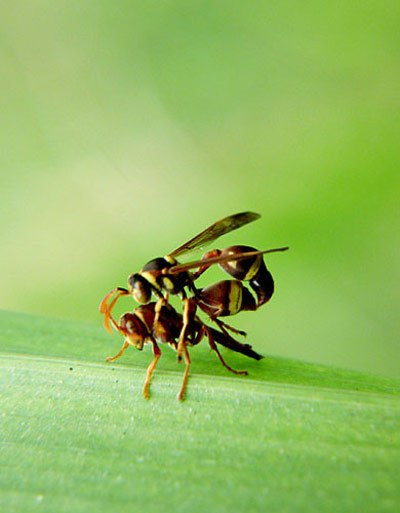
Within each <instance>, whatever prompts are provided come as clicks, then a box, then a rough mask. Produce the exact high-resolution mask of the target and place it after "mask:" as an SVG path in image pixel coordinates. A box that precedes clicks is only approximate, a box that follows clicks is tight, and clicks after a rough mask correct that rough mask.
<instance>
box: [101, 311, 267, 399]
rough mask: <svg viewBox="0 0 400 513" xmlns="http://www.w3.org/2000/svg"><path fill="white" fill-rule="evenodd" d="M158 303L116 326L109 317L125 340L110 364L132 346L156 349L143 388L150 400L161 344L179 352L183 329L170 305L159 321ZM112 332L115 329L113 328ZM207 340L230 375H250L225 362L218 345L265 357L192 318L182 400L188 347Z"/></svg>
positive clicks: (186, 342) (181, 395)
mask: <svg viewBox="0 0 400 513" xmlns="http://www.w3.org/2000/svg"><path fill="white" fill-rule="evenodd" d="M156 315H157V303H156V302H151V303H148V304H146V305H141V306H138V307H137V308H135V310H134V311H133V312H128V313H125V314H123V315H122V316H121V318H120V319H119V322H118V323H116V322H115V320H114V319H113V317H112V315H111V313H109V315H108V316H107V321H106V322H107V323H108V322H111V324H112V325H113V326H114V328H115V329H116V330H117V331H118V332H119V333H121V334H122V335H123V336H124V343H123V345H122V348H121V350H120V351H119V353H118V354H116V355H115V356H112V357H109V358H107V359H106V361H108V362H113V361H115V360H116V359H117V358H119V357H120V356H121V355H122V354H123V352H124V351H125V349H126V348H127V347H128V346H129V345H132V346H133V347H136V349H139V350H140V351H141V350H142V349H143V346H144V344H152V345H153V354H154V358H153V361H152V362H151V363H150V365H149V366H148V368H147V376H146V381H145V384H144V388H143V396H144V397H145V398H146V399H147V398H148V397H149V387H150V380H151V376H152V374H153V371H154V369H155V367H156V365H157V362H158V360H159V359H160V356H161V350H160V348H159V345H158V344H169V345H170V346H171V347H172V348H173V349H175V350H177V347H178V342H177V339H178V337H179V336H180V332H181V329H182V324H183V318H182V315H181V314H179V313H178V312H177V311H176V310H175V309H174V308H173V307H172V306H171V305H170V304H163V305H162V307H161V308H160V310H159V315H158V321H157V322H155V321H156ZM110 329H111V328H110ZM205 335H206V336H207V338H208V343H209V345H210V348H211V349H212V350H213V351H215V352H216V354H217V356H218V358H219V360H220V361H221V363H222V365H223V366H224V367H225V368H226V369H228V370H229V371H231V372H233V373H235V374H244V375H247V371H237V370H235V369H232V367H230V366H229V365H228V364H227V363H226V362H225V361H224V359H223V357H222V355H221V353H220V352H219V349H218V347H217V345H216V344H215V342H217V343H218V344H221V345H222V346H225V347H227V348H229V349H232V350H233V351H236V352H239V353H242V354H244V355H246V356H248V357H250V358H254V359H256V360H260V359H261V358H263V356H262V355H260V354H258V353H256V352H255V351H253V349H252V348H251V346H250V345H249V344H241V343H240V342H238V341H236V340H234V339H233V338H232V337H230V336H226V335H225V334H224V333H222V332H220V331H219V330H216V329H214V328H211V327H210V326H207V325H206V324H204V323H202V322H201V321H200V319H198V318H191V320H190V322H189V324H188V326H187V329H186V333H185V338H184V341H183V355H184V359H185V364H186V367H185V371H184V375H183V381H182V386H181V389H180V392H179V394H178V399H180V400H182V399H183V398H184V394H185V389H186V383H187V380H188V375H189V367H190V356H189V351H188V349H187V348H188V346H194V345H197V344H198V343H199V342H201V340H202V339H203V338H204V336H205Z"/></svg>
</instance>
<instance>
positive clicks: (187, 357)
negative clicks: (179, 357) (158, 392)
mask: <svg viewBox="0 0 400 513" xmlns="http://www.w3.org/2000/svg"><path fill="white" fill-rule="evenodd" d="M182 350H183V356H184V358H185V363H186V368H185V373H184V375H183V381H182V387H181V391H180V392H179V394H178V399H179V400H180V401H183V398H184V395H185V389H186V383H187V380H188V376H189V367H190V356H189V351H188V350H187V347H186V343H185V341H184V342H183V344H182Z"/></svg>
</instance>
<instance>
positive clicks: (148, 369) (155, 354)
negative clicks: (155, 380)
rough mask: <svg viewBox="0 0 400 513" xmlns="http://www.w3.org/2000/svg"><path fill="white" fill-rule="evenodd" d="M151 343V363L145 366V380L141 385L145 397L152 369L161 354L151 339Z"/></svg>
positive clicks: (146, 396) (147, 392) (147, 393)
mask: <svg viewBox="0 0 400 513" xmlns="http://www.w3.org/2000/svg"><path fill="white" fill-rule="evenodd" d="M152 343H153V353H154V359H153V361H152V362H151V364H150V365H149V366H148V367H147V376H146V381H145V383H144V387H143V397H144V398H145V399H148V398H149V387H150V380H151V375H152V374H153V371H154V369H155V368H156V365H157V362H158V360H159V359H160V356H161V351H160V348H159V347H158V345H157V343H156V342H155V341H153V340H152Z"/></svg>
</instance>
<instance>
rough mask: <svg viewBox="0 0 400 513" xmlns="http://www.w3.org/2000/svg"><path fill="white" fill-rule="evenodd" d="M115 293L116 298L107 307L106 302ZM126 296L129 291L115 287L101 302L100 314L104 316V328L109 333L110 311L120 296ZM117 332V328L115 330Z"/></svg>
mask: <svg viewBox="0 0 400 513" xmlns="http://www.w3.org/2000/svg"><path fill="white" fill-rule="evenodd" d="M115 293H117V296H116V297H115V298H114V299H113V300H112V301H111V303H110V304H109V305H108V304H107V302H108V300H109V299H110V297H111V296H113V295H114V294H115ZM127 294H129V290H126V289H123V288H121V287H117V288H115V289H113V290H111V292H109V293H108V294H107V295H106V296H105V297H104V298H103V300H102V302H101V303H100V308H99V309H100V313H102V314H104V327H105V328H106V330H107V331H109V332H110V333H111V331H112V330H111V326H110V319H111V320H112V318H111V310H112V309H113V308H114V305H115V303H116V302H117V300H118V299H119V298H120V297H121V296H126V295H127ZM113 325H114V327H115V322H114V323H113ZM116 329H117V330H118V328H116Z"/></svg>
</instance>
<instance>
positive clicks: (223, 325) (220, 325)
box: [212, 318, 247, 337]
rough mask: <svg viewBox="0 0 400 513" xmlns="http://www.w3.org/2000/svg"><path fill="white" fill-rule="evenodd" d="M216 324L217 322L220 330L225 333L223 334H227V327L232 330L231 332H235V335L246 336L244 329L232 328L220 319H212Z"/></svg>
mask: <svg viewBox="0 0 400 513" xmlns="http://www.w3.org/2000/svg"><path fill="white" fill-rule="evenodd" d="M212 320H213V321H214V322H215V323H216V324H218V326H219V327H220V328H221V330H222V331H223V332H224V333H225V335H228V336H229V334H228V333H227V331H226V330H227V329H228V330H230V331H232V333H236V334H237V335H242V336H243V337H246V336H247V333H246V332H245V331H242V330H237V329H236V328H234V327H233V326H229V324H226V322H222V321H221V320H220V319H214V318H213V319H212Z"/></svg>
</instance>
